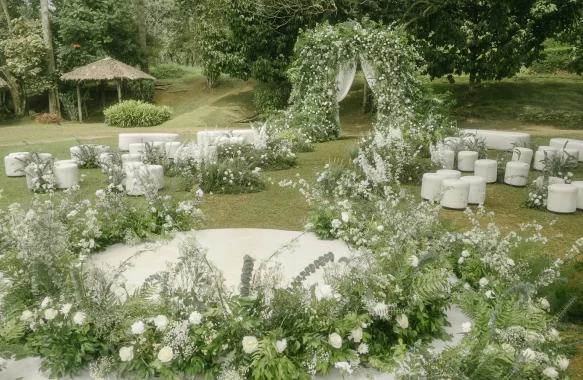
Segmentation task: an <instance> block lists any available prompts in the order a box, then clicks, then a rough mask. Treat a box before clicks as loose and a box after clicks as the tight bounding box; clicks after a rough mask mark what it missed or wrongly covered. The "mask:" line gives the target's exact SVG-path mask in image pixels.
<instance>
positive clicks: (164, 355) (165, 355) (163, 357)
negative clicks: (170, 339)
mask: <svg viewBox="0 0 583 380" xmlns="http://www.w3.org/2000/svg"><path fill="white" fill-rule="evenodd" d="M173 356H174V352H173V351H172V347H168V346H164V347H162V349H161V350H160V352H158V360H160V361H161V362H162V363H168V362H169V361H170V360H172V357H173Z"/></svg>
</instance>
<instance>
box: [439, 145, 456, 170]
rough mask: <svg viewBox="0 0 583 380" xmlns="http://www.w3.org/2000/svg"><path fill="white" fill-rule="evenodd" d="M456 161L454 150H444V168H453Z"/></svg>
mask: <svg viewBox="0 0 583 380" xmlns="http://www.w3.org/2000/svg"><path fill="white" fill-rule="evenodd" d="M454 163H455V152H454V151H453V150H446V151H444V152H443V162H442V164H443V168H444V169H450V170H453V166H454Z"/></svg>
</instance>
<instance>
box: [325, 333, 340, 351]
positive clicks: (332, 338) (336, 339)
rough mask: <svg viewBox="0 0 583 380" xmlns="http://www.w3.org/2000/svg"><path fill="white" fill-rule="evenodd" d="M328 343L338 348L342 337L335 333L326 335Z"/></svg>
mask: <svg viewBox="0 0 583 380" xmlns="http://www.w3.org/2000/svg"><path fill="white" fill-rule="evenodd" d="M328 344H330V345H331V346H332V347H334V348H340V347H342V337H340V335H338V334H336V333H332V334H330V335H328Z"/></svg>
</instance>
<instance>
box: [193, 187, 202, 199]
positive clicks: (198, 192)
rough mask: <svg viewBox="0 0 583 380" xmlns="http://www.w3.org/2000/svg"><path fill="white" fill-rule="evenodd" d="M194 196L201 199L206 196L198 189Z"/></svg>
mask: <svg viewBox="0 0 583 380" xmlns="http://www.w3.org/2000/svg"><path fill="white" fill-rule="evenodd" d="M194 195H196V196H197V197H199V198H201V197H202V196H203V195H204V191H202V189H198V190H196V193H194Z"/></svg>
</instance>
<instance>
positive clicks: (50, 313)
mask: <svg viewBox="0 0 583 380" xmlns="http://www.w3.org/2000/svg"><path fill="white" fill-rule="evenodd" d="M57 314H59V312H58V311H56V310H55V309H46V310H45V319H46V320H49V321H50V320H52V319H55V317H56V316H57Z"/></svg>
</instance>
